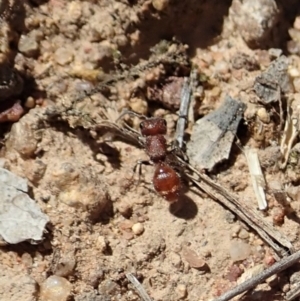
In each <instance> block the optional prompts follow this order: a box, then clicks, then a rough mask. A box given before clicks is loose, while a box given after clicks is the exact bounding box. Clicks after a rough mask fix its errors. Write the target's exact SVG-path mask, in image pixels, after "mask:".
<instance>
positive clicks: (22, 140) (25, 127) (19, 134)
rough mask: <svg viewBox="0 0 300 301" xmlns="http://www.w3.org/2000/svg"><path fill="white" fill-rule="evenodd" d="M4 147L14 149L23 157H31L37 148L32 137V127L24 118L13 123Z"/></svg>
mask: <svg viewBox="0 0 300 301" xmlns="http://www.w3.org/2000/svg"><path fill="white" fill-rule="evenodd" d="M6 148H7V150H9V149H14V150H15V151H17V152H18V153H19V154H20V155H21V156H23V157H31V156H33V155H34V152H35V150H36V148H37V141H36V139H35V137H34V133H33V129H32V128H31V125H30V123H29V122H27V121H26V119H24V118H22V119H21V120H20V122H18V123H15V124H14V125H13V126H12V128H11V131H10V134H9V137H8V139H7V141H6Z"/></svg>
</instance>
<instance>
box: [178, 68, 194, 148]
mask: <svg viewBox="0 0 300 301" xmlns="http://www.w3.org/2000/svg"><path fill="white" fill-rule="evenodd" d="M194 82H195V71H193V70H192V71H191V74H190V77H189V78H185V79H184V84H183V87H182V90H181V99H180V108H179V118H178V120H177V125H176V132H175V137H174V144H175V146H178V147H179V148H180V149H182V147H183V142H184V139H183V136H184V130H185V126H186V123H187V120H188V114H189V108H190V104H191V98H192V92H193V91H192V90H193V86H194Z"/></svg>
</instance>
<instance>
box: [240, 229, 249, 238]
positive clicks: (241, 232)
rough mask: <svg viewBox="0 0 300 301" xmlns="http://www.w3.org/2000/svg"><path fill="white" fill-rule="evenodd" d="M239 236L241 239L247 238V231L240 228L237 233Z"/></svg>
mask: <svg viewBox="0 0 300 301" xmlns="http://www.w3.org/2000/svg"><path fill="white" fill-rule="evenodd" d="M239 238H241V239H247V238H249V232H248V231H247V230H245V229H241V231H240V233H239Z"/></svg>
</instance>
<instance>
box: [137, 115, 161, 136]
mask: <svg viewBox="0 0 300 301" xmlns="http://www.w3.org/2000/svg"><path fill="white" fill-rule="evenodd" d="M140 128H141V133H142V135H143V136H155V135H165V134H166V133H167V122H166V120H165V119H163V118H148V119H145V120H144V121H142V122H141V124H140Z"/></svg>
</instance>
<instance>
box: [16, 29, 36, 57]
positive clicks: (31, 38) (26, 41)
mask: <svg viewBox="0 0 300 301" xmlns="http://www.w3.org/2000/svg"><path fill="white" fill-rule="evenodd" d="M18 48H19V51H20V52H22V53H23V54H24V55H25V56H27V57H36V56H37V55H38V53H39V43H38V42H37V38H36V35H35V34H30V33H29V35H27V36H21V38H20V41H19V44H18Z"/></svg>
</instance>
